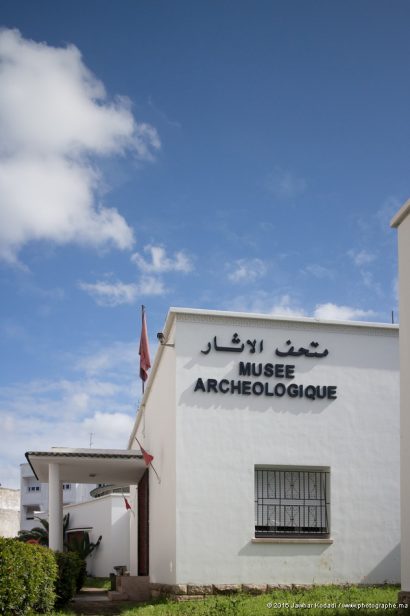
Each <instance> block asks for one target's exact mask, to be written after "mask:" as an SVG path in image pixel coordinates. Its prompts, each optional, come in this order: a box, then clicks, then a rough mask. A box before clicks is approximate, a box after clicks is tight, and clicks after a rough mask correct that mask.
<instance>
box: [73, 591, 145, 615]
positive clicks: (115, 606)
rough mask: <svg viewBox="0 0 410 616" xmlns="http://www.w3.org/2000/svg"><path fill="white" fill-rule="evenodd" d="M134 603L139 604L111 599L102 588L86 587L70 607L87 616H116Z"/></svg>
mask: <svg viewBox="0 0 410 616" xmlns="http://www.w3.org/2000/svg"><path fill="white" fill-rule="evenodd" d="M134 605H137V604H136V603H135V602H134V601H109V599H108V596H107V591H106V590H101V588H84V589H83V590H81V591H80V593H79V594H78V595H76V596H75V597H74V600H73V601H72V602H71V603H70V604H69V606H68V607H69V608H70V610H73V612H75V613H76V614H84V615H86V616H105V615H107V616H109V615H111V614H112V616H116V615H120V614H122V613H123V612H124V611H125V610H127V609H130V608H131V607H133V606H134Z"/></svg>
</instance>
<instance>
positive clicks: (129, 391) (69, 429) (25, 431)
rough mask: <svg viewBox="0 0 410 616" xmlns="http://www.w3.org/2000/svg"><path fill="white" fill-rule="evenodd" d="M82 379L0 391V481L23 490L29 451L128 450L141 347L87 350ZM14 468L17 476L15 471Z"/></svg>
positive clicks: (77, 363) (80, 366)
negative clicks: (57, 448) (90, 447)
mask: <svg viewBox="0 0 410 616" xmlns="http://www.w3.org/2000/svg"><path fill="white" fill-rule="evenodd" d="M67 360H68V362H69V363H70V364H71V363H72V362H74V368H75V369H76V371H80V372H81V373H82V374H84V373H85V376H80V377H79V378H77V377H76V378H70V377H65V378H62V379H57V380H51V379H45V380H35V381H28V382H18V383H15V384H13V385H10V386H8V387H0V433H1V434H2V437H3V438H2V447H1V452H0V482H1V483H2V485H3V486H7V487H13V486H14V487H18V465H19V464H21V463H22V462H24V461H25V460H24V453H25V452H26V451H30V450H34V451H39V450H40V451H41V450H48V449H50V447H53V446H63V447H88V444H89V433H90V432H93V443H94V447H101V448H105V447H107V448H114V449H115V448H123V447H126V445H127V441H128V437H129V434H130V430H131V427H132V423H133V420H134V417H135V411H136V408H137V401H138V396H139V391H140V388H139V385H140V383H139V378H138V343H137V341H135V343H134V344H131V343H121V342H117V343H113V344H111V345H110V346H108V347H106V348H99V349H95V350H94V351H93V352H90V351H89V350H85V351H84V354H83V355H82V357H80V359H78V357H75V358H74V357H67ZM13 468H14V472H13Z"/></svg>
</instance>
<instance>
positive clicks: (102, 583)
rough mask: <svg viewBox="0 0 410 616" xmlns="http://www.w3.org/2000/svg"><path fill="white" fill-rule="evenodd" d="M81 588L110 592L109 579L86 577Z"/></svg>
mask: <svg viewBox="0 0 410 616" xmlns="http://www.w3.org/2000/svg"><path fill="white" fill-rule="evenodd" d="M83 588H101V589H102V590H110V588H111V582H110V578H106V577H88V576H87V577H86V579H85V582H84V586H83Z"/></svg>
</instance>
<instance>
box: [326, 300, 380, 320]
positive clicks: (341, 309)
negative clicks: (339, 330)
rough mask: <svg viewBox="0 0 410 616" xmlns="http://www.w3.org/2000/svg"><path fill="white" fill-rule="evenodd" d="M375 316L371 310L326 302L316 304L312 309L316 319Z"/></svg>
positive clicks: (348, 318) (356, 318) (347, 318)
mask: <svg viewBox="0 0 410 616" xmlns="http://www.w3.org/2000/svg"><path fill="white" fill-rule="evenodd" d="M374 316H375V312H373V310H362V309H360V308H352V307H351V306H338V305H337V304H332V303H330V302H329V303H327V304H318V305H317V306H316V308H315V311H314V317H315V318H316V319H324V320H328V321H355V320H360V319H364V318H371V317H374Z"/></svg>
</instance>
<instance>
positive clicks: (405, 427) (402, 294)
mask: <svg viewBox="0 0 410 616" xmlns="http://www.w3.org/2000/svg"><path fill="white" fill-rule="evenodd" d="M409 214H410V201H408V202H407V203H405V204H404V206H403V208H402V209H401V210H400V212H398V214H397V215H396V217H395V218H394V219H393V221H392V225H393V226H397V224H398V225H399V226H398V236H399V237H398V239H399V298H400V374H401V380H400V397H401V402H400V405H401V469H402V472H401V520H402V523H401V524H402V526H401V541H402V553H401V554H402V555H401V558H402V561H401V576H402V579H401V587H402V590H403V591H408V592H410V522H409V520H410V473H409V469H410V412H409V409H410V379H409V373H410V284H409V280H410V215H409ZM402 215H403V219H402Z"/></svg>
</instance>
